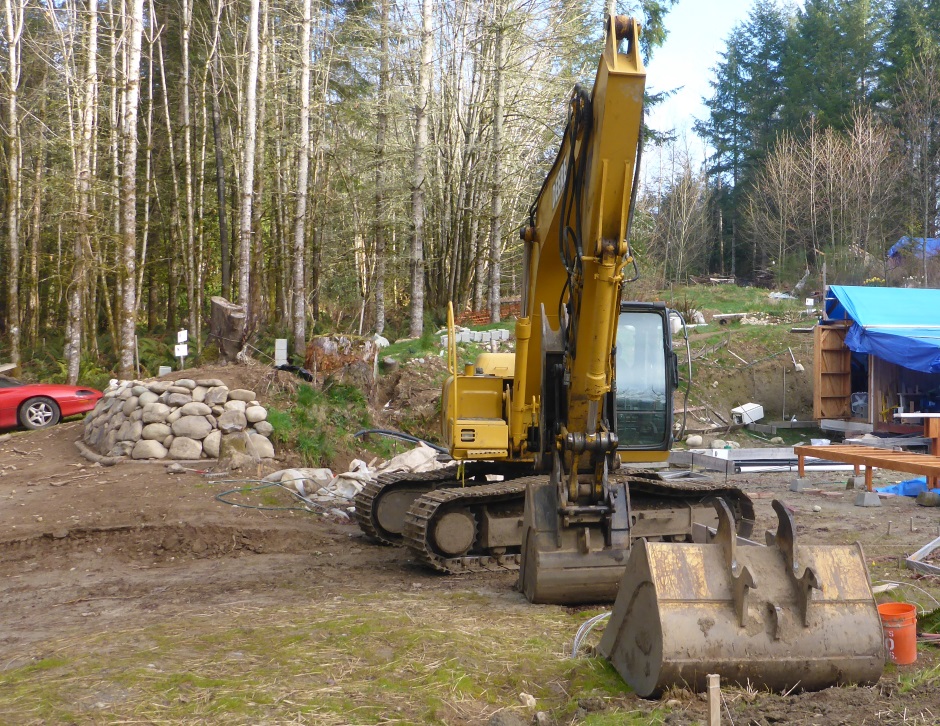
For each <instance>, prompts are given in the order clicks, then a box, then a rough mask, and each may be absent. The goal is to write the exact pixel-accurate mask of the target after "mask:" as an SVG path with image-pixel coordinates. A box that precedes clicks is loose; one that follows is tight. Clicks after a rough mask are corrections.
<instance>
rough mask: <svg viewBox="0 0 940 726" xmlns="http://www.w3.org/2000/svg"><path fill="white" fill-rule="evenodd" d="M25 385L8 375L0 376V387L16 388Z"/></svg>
mask: <svg viewBox="0 0 940 726" xmlns="http://www.w3.org/2000/svg"><path fill="white" fill-rule="evenodd" d="M25 385H26V384H25V383H21V382H20V381H18V380H16V379H15V378H10V377H9V376H0V388H18V387H19V386H25Z"/></svg>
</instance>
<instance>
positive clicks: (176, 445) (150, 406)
mask: <svg viewBox="0 0 940 726" xmlns="http://www.w3.org/2000/svg"><path fill="white" fill-rule="evenodd" d="M267 417H268V412H267V410H266V409H265V408H264V406H262V405H261V404H260V403H259V402H258V401H257V400H256V398H255V393H254V391H248V390H246V389H243V388H235V389H229V387H228V386H226V385H225V383H224V382H223V381H220V380H218V379H215V378H212V379H206V380H192V379H189V378H182V379H180V380H178V381H151V382H143V381H123V382H121V383H118V384H117V385H112V386H111V387H110V388H109V389H108V390H107V391H106V392H105V394H104V397H103V398H102V399H101V400H100V401H98V403H97V405H96V406H95V408H94V409H93V410H92V411H90V412H89V413H88V415H87V416H86V417H85V432H84V435H83V441H84V442H85V444H86V445H87V446H88V447H89V448H91V449H93V450H94V451H96V452H98V453H99V454H101V455H103V456H130V457H131V458H133V459H165V458H170V459H183V460H190V459H200V458H210V459H217V458H219V452H220V451H221V450H222V448H223V446H224V445H225V443H226V440H227V439H231V440H235V439H237V440H239V442H240V446H239V448H240V449H247V450H248V451H250V452H252V453H253V455H254V456H255V457H256V458H258V459H267V458H273V456H274V447H273V446H272V444H271V442H270V440H269V437H270V435H271V432H272V431H273V430H274V427H273V426H271V424H270V423H268V421H267Z"/></svg>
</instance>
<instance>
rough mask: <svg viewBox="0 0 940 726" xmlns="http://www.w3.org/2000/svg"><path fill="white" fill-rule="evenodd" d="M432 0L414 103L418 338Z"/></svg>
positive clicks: (426, 4) (414, 315)
mask: <svg viewBox="0 0 940 726" xmlns="http://www.w3.org/2000/svg"><path fill="white" fill-rule="evenodd" d="M433 51H434V48H433V45H432V39H431V0H423V3H422V6H421V64H420V65H419V67H418V88H417V97H416V100H415V146H414V176H413V180H414V181H413V186H412V193H411V219H412V240H411V327H410V328H409V334H410V335H411V337H412V338H419V337H421V334H422V332H423V330H424V222H425V219H424V216H425V209H424V201H425V200H424V197H425V176H426V174H427V158H426V156H425V155H426V153H427V145H428V102H429V100H430V97H431V61H432V58H433Z"/></svg>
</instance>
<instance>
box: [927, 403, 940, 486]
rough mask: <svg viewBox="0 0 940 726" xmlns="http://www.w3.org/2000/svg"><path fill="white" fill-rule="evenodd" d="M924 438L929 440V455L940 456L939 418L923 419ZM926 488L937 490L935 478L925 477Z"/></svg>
mask: <svg viewBox="0 0 940 726" xmlns="http://www.w3.org/2000/svg"><path fill="white" fill-rule="evenodd" d="M924 436H926V437H927V438H928V439H930V453H931V454H933V455H934V456H940V418H934V417H933V416H931V417H929V418H925V419H924ZM927 488H928V489H936V488H937V477H935V476H928V477H927Z"/></svg>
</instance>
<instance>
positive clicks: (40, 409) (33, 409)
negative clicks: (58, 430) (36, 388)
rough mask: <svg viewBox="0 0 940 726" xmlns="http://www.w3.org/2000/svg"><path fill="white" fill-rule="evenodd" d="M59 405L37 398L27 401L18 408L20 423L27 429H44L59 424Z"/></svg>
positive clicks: (48, 399) (49, 400) (47, 399)
mask: <svg viewBox="0 0 940 726" xmlns="http://www.w3.org/2000/svg"><path fill="white" fill-rule="evenodd" d="M59 415H60V412H59V404H57V403H56V402H55V401H53V400H52V399H51V398H45V397H42V396H39V397H37V398H30V399H27V400H26V402H25V403H24V404H23V405H22V406H21V407H20V423H21V424H22V425H23V426H24V427H26V428H28V429H34V430H35V429H44V428H46V427H47V426H54V425H55V424H57V423H59Z"/></svg>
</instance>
